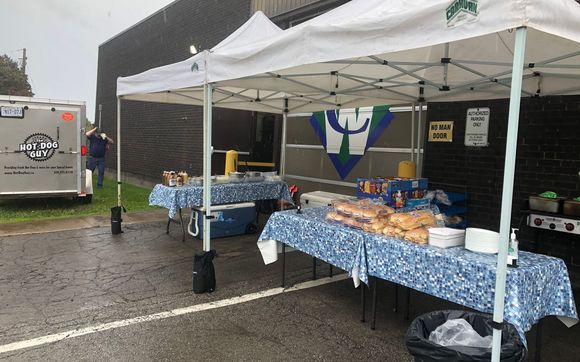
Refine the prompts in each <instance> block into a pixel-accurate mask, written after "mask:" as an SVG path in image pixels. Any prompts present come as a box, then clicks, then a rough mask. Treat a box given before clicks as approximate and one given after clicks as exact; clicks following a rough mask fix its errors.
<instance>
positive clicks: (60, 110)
mask: <svg viewBox="0 0 580 362" xmlns="http://www.w3.org/2000/svg"><path fill="white" fill-rule="evenodd" d="M0 106H2V107H3V109H11V111H10V112H11V113H9V112H5V113H4V116H3V117H0V129H1V132H0V150H1V151H2V152H1V153H0V168H1V170H0V171H1V172H0V195H4V196H10V195H14V196H18V195H23V196H26V195H30V196H43V195H46V196H56V195H78V194H79V193H80V192H81V171H82V167H81V155H80V149H81V143H80V142H81V135H80V125H81V123H80V122H81V120H82V117H84V114H83V110H82V107H80V106H74V105H56V104H46V103H28V102H26V103H21V102H17V103H8V102H6V103H4V102H1V104H0ZM6 115H21V117H16V116H14V117H11V116H6Z"/></svg>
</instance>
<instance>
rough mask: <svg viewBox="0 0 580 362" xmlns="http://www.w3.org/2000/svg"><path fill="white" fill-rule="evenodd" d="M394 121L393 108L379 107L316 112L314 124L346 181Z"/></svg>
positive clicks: (312, 121)
mask: <svg viewBox="0 0 580 362" xmlns="http://www.w3.org/2000/svg"><path fill="white" fill-rule="evenodd" d="M392 120H393V114H392V113H391V112H390V111H389V106H376V107H361V108H356V109H355V108H352V109H339V110H330V111H325V112H316V113H313V114H312V117H311V118H310V124H312V127H314V131H315V132H316V134H317V135H318V138H319V139H320V142H321V143H322V145H323V146H324V149H325V150H326V153H327V154H328V157H329V158H330V160H331V161H332V163H333V165H334V167H335V168H336V171H338V174H339V175H340V178H341V179H344V178H345V177H346V176H347V175H348V174H349V173H350V171H352V169H353V168H354V166H355V165H356V164H357V162H358V161H359V160H360V159H361V158H362V157H363V156H364V154H365V153H366V151H367V150H368V149H369V148H370V147H371V146H372V145H373V144H374V143H375V142H376V141H377V139H378V138H379V136H380V135H381V134H382V133H383V131H384V130H385V129H386V128H387V127H388V126H389V124H391V121H392Z"/></svg>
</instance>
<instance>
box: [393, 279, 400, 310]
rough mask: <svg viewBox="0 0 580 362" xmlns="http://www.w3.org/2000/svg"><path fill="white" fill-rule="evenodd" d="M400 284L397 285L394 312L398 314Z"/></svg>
mask: <svg viewBox="0 0 580 362" xmlns="http://www.w3.org/2000/svg"><path fill="white" fill-rule="evenodd" d="M398 306H399V284H395V302H394V303H393V312H395V313H397V311H398V310H399V308H398Z"/></svg>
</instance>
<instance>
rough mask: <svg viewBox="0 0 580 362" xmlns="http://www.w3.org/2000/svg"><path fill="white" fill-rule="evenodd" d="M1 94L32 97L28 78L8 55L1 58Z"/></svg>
mask: <svg viewBox="0 0 580 362" xmlns="http://www.w3.org/2000/svg"><path fill="white" fill-rule="evenodd" d="M0 94H2V95H9V96H25V97H32V96H34V93H32V87H31V86H30V83H28V76H27V75H26V74H24V73H22V71H21V70H20V68H18V63H16V62H15V61H14V60H12V59H11V58H10V57H9V56H7V55H2V56H0Z"/></svg>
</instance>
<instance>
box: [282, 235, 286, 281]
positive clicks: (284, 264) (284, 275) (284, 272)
mask: <svg viewBox="0 0 580 362" xmlns="http://www.w3.org/2000/svg"><path fill="white" fill-rule="evenodd" d="M285 287H286V244H284V243H282V288H285Z"/></svg>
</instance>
